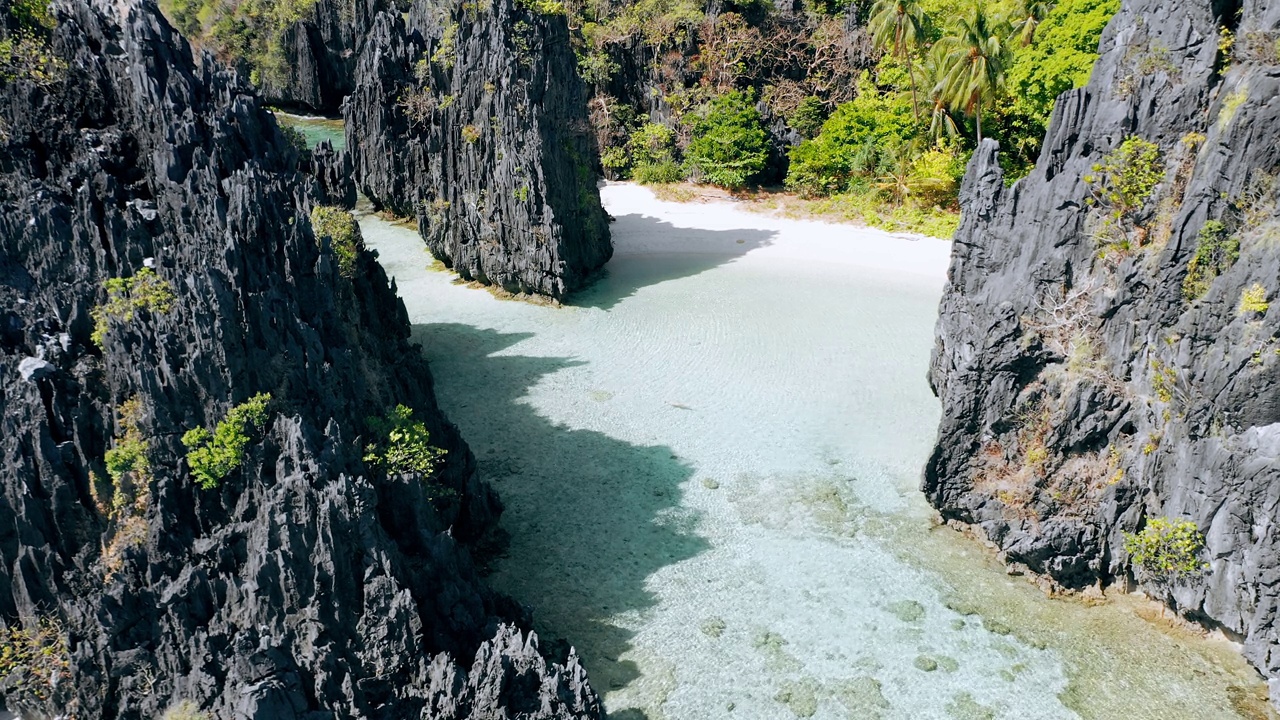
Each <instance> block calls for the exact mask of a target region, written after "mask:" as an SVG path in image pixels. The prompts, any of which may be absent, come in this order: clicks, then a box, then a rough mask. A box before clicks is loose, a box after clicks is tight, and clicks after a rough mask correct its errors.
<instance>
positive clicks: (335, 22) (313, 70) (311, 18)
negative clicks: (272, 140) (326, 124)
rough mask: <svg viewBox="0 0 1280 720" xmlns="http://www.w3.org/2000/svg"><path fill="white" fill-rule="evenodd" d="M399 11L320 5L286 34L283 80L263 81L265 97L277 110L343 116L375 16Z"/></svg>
mask: <svg viewBox="0 0 1280 720" xmlns="http://www.w3.org/2000/svg"><path fill="white" fill-rule="evenodd" d="M395 5H396V3H394V2H393V1H392V0H315V5H314V6H312V7H311V9H310V10H309V11H308V12H307V14H306V17H305V18H304V19H303V20H300V21H299V22H296V23H294V24H293V25H290V26H289V27H288V28H286V29H285V31H284V35H283V37H281V39H280V44H281V46H282V49H283V51H284V63H283V67H282V68H281V73H280V77H279V78H278V80H276V81H275V82H273V81H271V80H269V79H263V80H262V81H261V82H260V83H259V89H260V91H261V93H262V95H263V96H264V97H265V98H266V99H267V100H268V101H270V102H271V103H273V104H276V105H281V106H285V107H291V108H298V109H302V110H307V111H311V112H316V113H321V114H325V115H333V114H335V113H337V112H338V111H339V110H340V109H341V107H342V99H343V98H344V97H346V96H347V93H349V92H351V89H352V88H353V87H355V69H356V57H357V54H358V52H359V50H360V47H361V45H362V42H363V39H364V35H365V33H367V32H368V30H369V27H370V26H371V25H372V24H373V18H374V16H376V15H377V13H378V12H379V11H380V10H385V9H388V8H392V7H394V6H395Z"/></svg>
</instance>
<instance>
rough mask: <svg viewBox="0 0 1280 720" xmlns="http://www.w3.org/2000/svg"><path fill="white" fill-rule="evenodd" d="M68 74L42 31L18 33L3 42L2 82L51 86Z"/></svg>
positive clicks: (0, 50)
mask: <svg viewBox="0 0 1280 720" xmlns="http://www.w3.org/2000/svg"><path fill="white" fill-rule="evenodd" d="M33 22H36V21H33ZM37 27H39V25H38V22H37ZM66 75H67V63H66V62H65V61H64V60H63V59H62V58H60V57H57V56H56V55H54V54H53V50H52V49H51V48H50V47H49V42H48V40H46V39H45V37H44V35H43V34H42V33H41V32H40V31H39V30H18V31H17V32H14V33H12V34H11V35H9V37H6V38H4V39H2V40H0V81H3V82H6V83H12V82H23V81H25V82H29V83H31V84H33V85H37V86H39V87H49V86H51V85H56V84H57V83H60V82H62V80H63V79H64V78H65V77H66Z"/></svg>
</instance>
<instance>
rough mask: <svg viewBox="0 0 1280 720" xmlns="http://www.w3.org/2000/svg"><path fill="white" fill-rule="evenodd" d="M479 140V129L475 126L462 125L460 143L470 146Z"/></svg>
mask: <svg viewBox="0 0 1280 720" xmlns="http://www.w3.org/2000/svg"><path fill="white" fill-rule="evenodd" d="M479 139H480V128H478V127H476V126H475V125H464V126H463V128H462V141H463V142H465V143H466V144H468V145H470V144H472V143H474V142H476V141H477V140H479Z"/></svg>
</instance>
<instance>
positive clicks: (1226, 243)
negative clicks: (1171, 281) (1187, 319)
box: [1182, 220, 1240, 301]
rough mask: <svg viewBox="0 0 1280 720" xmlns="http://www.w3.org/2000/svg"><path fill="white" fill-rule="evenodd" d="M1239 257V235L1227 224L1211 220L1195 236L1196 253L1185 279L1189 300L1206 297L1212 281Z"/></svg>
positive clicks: (1186, 295) (1184, 284)
mask: <svg viewBox="0 0 1280 720" xmlns="http://www.w3.org/2000/svg"><path fill="white" fill-rule="evenodd" d="M1239 259H1240V238H1238V237H1236V236H1235V235H1232V234H1231V233H1229V232H1228V231H1227V227H1226V225H1223V224H1222V223H1221V222H1220V221H1218V220H1210V221H1208V222H1206V223H1205V224H1204V226H1203V227H1201V228H1200V233H1199V235H1197V237H1196V254H1195V255H1194V256H1193V257H1192V258H1191V262H1190V263H1188V264H1187V276H1186V278H1184V279H1183V281H1182V296H1183V297H1184V298H1186V299H1187V300H1188V301H1190V300H1197V299H1199V298H1202V297H1204V295H1205V293H1207V292H1209V287H1210V286H1211V285H1213V281H1214V279H1215V278H1217V277H1218V276H1219V275H1221V274H1222V273H1224V272H1226V271H1227V270H1228V269H1229V268H1230V267H1231V266H1232V265H1234V264H1235V262H1236V260H1239Z"/></svg>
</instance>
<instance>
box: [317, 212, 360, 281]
mask: <svg viewBox="0 0 1280 720" xmlns="http://www.w3.org/2000/svg"><path fill="white" fill-rule="evenodd" d="M311 229H312V230H313V231H314V232H315V235H316V240H319V239H321V238H325V237H327V238H329V245H330V246H331V247H332V248H333V254H334V255H336V256H337V257H338V271H339V272H340V273H342V277H344V278H347V279H348V280H350V279H351V278H354V277H355V276H356V269H357V262H358V260H359V259H360V251H361V250H362V249H364V241H363V240H362V238H361V236H360V224H359V223H357V222H356V218H355V216H354V215H352V214H351V213H349V212H347V211H346V210H343V209H342V208H340V207H332V206H328V205H317V206H316V207H315V208H314V209H313V210H312V211H311Z"/></svg>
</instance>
